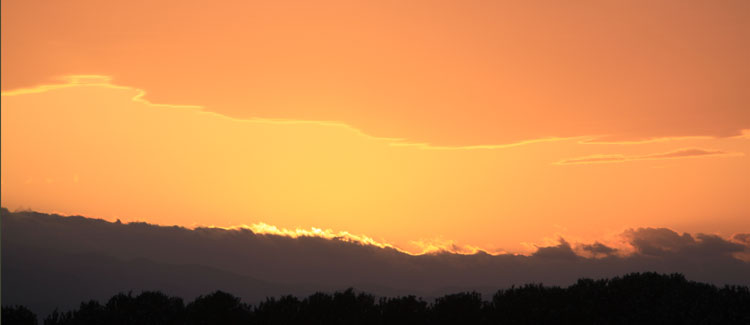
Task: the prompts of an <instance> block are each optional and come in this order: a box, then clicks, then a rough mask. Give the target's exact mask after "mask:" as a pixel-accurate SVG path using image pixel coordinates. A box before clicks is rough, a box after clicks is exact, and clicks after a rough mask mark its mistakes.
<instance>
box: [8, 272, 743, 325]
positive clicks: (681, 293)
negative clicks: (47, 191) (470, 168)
mask: <svg viewBox="0 0 750 325" xmlns="http://www.w3.org/2000/svg"><path fill="white" fill-rule="evenodd" d="M749 306H750V290H749V289H748V287H746V286H744V287H743V286H725V287H723V288H717V287H715V286H713V285H709V284H705V283H698V282H692V281H688V280H686V279H685V277H684V276H682V275H681V274H670V275H666V274H657V273H632V274H627V275H625V276H623V277H615V278H612V279H601V280H592V279H580V280H578V281H577V282H576V283H575V284H573V285H571V286H568V287H567V288H561V287H554V286H552V287H550V286H543V285H540V284H526V285H523V286H520V287H513V288H510V289H506V290H499V291H497V292H496V293H495V294H494V295H492V296H491V299H489V300H483V299H482V295H481V294H479V293H477V292H460V293H454V294H448V295H445V296H442V297H439V298H437V299H435V301H434V302H432V303H428V302H426V301H425V300H423V299H421V298H417V297H415V296H401V297H381V298H376V297H375V296H374V295H372V294H369V293H365V292H357V291H355V290H353V289H351V288H350V289H347V290H345V291H338V292H335V293H333V294H328V293H323V292H317V293H314V294H312V295H310V296H307V297H305V298H302V299H299V298H297V297H295V296H290V295H287V296H282V297H279V298H267V299H265V300H264V301H262V302H260V303H258V304H256V305H252V304H246V303H244V302H242V301H241V299H240V298H238V297H236V296H234V295H232V294H230V293H227V292H223V291H214V292H212V293H210V294H207V295H201V296H198V297H197V298H195V299H194V300H193V301H192V302H190V303H187V304H185V303H184V302H183V300H182V298H179V297H172V296H168V295H166V294H164V293H162V292H154V291H146V292H142V293H140V294H138V295H133V294H132V293H127V294H125V293H119V294H117V295H115V296H113V297H111V298H109V300H107V301H106V302H104V303H100V302H98V301H96V300H88V301H83V302H81V303H80V305H79V306H78V308H74V309H72V310H69V311H65V312H59V311H54V312H53V313H52V314H50V315H49V316H47V317H46V318H44V324H45V325H67V324H123V325H124V324H562V323H565V324H568V323H574V324H613V323H617V324H707V323H708V324H747V323H748V322H750V308H748V307H749ZM2 317H3V324H9V325H10V324H36V316H35V315H34V314H33V313H31V312H30V311H29V310H28V309H26V308H25V307H23V306H9V307H4V308H3V314H2Z"/></svg>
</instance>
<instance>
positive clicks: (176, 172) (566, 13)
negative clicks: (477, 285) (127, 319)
mask: <svg viewBox="0 0 750 325" xmlns="http://www.w3.org/2000/svg"><path fill="white" fill-rule="evenodd" d="M1 21H2V26H1V31H2V35H1V36H2V50H1V51H0V53H1V54H2V104H1V111H2V126H1V131H2V135H1V140H2V147H1V148H2V153H1V158H2V162H1V165H2V171H1V172H2V175H1V178H2V183H1V184H2V185H1V186H2V189H1V190H2V206H3V207H7V208H8V209H11V210H17V209H33V210H36V211H42V212H50V213H51V212H55V213H62V214H66V215H73V214H76V215H84V216H88V217H97V218H103V219H106V220H111V221H113V220H116V219H120V220H122V221H136V220H140V221H146V222H149V223H153V224H160V225H180V226H185V227H196V226H217V227H227V228H228V227H240V226H243V225H244V226H248V227H250V228H251V229H255V230H256V231H271V232H274V231H281V230H282V229H287V230H289V232H290V233H294V231H295V230H296V229H304V230H307V231H308V232H310V233H315V232H316V230H314V229H313V228H315V229H321V230H319V231H317V232H319V233H322V234H323V235H324V236H337V235H340V232H347V233H348V234H350V235H351V236H352V237H356V238H365V237H366V238H367V239H366V240H369V241H370V242H372V243H375V244H378V245H391V246H393V247H396V248H399V249H401V250H403V251H406V252H409V253H414V254H417V253H422V252H428V251H434V250H438V249H446V250H449V251H454V252H460V253H473V252H475V251H476V250H484V251H487V252H490V253H503V252H507V253H530V252H532V251H534V250H535V249H536V247H537V246H541V245H549V244H551V243H556V242H557V241H558V239H559V238H561V237H564V238H565V239H566V240H568V241H569V242H572V243H591V242H594V241H599V242H602V243H607V244H608V245H621V243H622V242H624V240H623V238H621V234H622V233H623V232H624V231H626V230H628V229H632V228H638V227H665V228H670V229H673V230H675V231H678V232H690V233H706V234H717V235H720V236H724V237H730V236H731V235H733V234H735V233H740V232H748V231H750V195H749V194H748V193H750V156H749V155H750V60H748V58H750V41H748V40H750V1H745V0H737V1H732V0H726V1H676V0H675V1H645V0H644V1H589V0H584V1H574V2H571V1H278V0H277V1H232V2H229V1H228V2H221V4H220V5H219V4H217V3H216V2H210V1H184V0H181V1H132V0H131V1H120V0H117V1H94V0H90V1H83V0H72V1H31V0H16V1H13V0H7V1H3V2H2V20H1ZM273 227H276V228H273ZM326 230H328V231H326Z"/></svg>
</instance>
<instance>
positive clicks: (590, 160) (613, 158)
mask: <svg viewBox="0 0 750 325" xmlns="http://www.w3.org/2000/svg"><path fill="white" fill-rule="evenodd" d="M743 155H744V153H741V152H727V151H723V150H710V149H700V148H682V149H677V150H673V151H669V152H663V153H655V154H648V155H632V156H628V155H621V154H615V155H590V156H585V157H578V158H570V159H563V160H561V161H558V162H556V163H555V164H556V165H577V164H598V163H617V162H626V161H636V160H660V159H678V158H697V157H707V156H723V157H728V156H743Z"/></svg>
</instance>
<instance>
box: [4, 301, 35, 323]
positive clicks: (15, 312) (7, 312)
mask: <svg viewBox="0 0 750 325" xmlns="http://www.w3.org/2000/svg"><path fill="white" fill-rule="evenodd" d="M0 317H1V318H0V319H1V320H2V323H3V324H22V325H26V324H29V325H36V315H35V314H34V313H33V312H31V310H29V309H28V308H26V307H24V306H19V305H16V306H3V308H2V315H1V316H0Z"/></svg>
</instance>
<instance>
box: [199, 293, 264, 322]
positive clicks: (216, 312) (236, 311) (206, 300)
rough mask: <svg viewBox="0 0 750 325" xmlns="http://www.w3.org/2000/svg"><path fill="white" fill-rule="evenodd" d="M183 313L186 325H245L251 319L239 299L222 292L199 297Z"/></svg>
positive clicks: (247, 310)
mask: <svg viewBox="0 0 750 325" xmlns="http://www.w3.org/2000/svg"><path fill="white" fill-rule="evenodd" d="M185 311H186V316H187V323H188V324H247V323H249V322H250V320H251V318H252V316H251V312H250V309H249V308H248V306H246V305H245V304H243V303H242V302H241V301H240V298H238V297H235V296H233V295H231V294H229V293H226V292H223V291H216V292H214V293H211V294H209V295H206V296H199V297H198V298H196V299H195V300H194V301H193V302H191V303H190V304H188V305H187V307H186V308H185Z"/></svg>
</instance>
